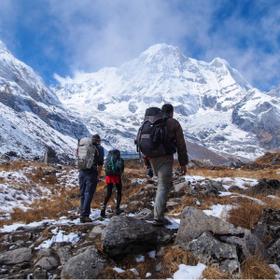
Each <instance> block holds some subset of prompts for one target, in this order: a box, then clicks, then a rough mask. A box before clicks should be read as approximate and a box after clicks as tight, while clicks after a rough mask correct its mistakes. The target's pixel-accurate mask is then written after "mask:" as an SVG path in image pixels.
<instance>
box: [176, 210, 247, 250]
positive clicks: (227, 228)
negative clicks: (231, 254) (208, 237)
mask: <svg viewBox="0 0 280 280" xmlns="http://www.w3.org/2000/svg"><path fill="white" fill-rule="evenodd" d="M207 231H209V232H212V233H213V234H214V235H215V236H216V235H229V236H244V230H243V229H241V228H236V227H235V226H234V225H232V224H230V223H228V222H225V221H223V220H221V219H219V218H217V217H214V216H208V215H206V214H205V213H204V212H203V211H202V210H199V209H196V208H194V207H186V208H185V209H184V210H183V212H182V214H181V222H180V227H179V230H178V233H177V237H176V243H177V244H179V245H180V246H182V247H183V248H187V245H188V243H189V242H190V241H192V240H193V239H195V238H197V237H199V236H200V235H201V234H202V233H204V232H207Z"/></svg>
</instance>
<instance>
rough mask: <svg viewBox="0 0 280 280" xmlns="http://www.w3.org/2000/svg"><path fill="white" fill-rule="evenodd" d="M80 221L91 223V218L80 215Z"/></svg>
mask: <svg viewBox="0 0 280 280" xmlns="http://www.w3.org/2000/svg"><path fill="white" fill-rule="evenodd" d="M80 222H81V223H91V222H92V219H91V218H90V217H87V216H84V217H80Z"/></svg>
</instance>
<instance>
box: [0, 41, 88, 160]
mask: <svg viewBox="0 0 280 280" xmlns="http://www.w3.org/2000/svg"><path fill="white" fill-rule="evenodd" d="M0 123H1V126H0V135H1V137H0V147H1V149H0V155H1V154H5V153H9V152H11V151H12V152H13V153H16V154H17V155H19V156H21V157H31V158H32V156H34V155H36V156H42V153H43V151H44V148H45V147H46V146H50V147H52V148H53V149H54V150H56V151H57V152H58V153H59V154H64V155H66V156H67V157H68V156H69V155H70V156H71V155H72V154H73V151H74V149H73V148H74V146H75V144H76V140H75V138H78V137H80V136H82V135H85V134H87V133H88V131H87V129H86V127H85V126H84V124H82V123H81V122H80V121H79V120H77V119H76V118H75V117H74V116H73V115H72V114H70V113H69V112H68V111H67V110H66V109H65V108H63V105H62V104H61V102H60V101H59V99H58V98H57V96H56V95H55V93H54V92H53V91H51V90H50V89H49V88H48V87H47V86H46V85H45V84H44V82H43V80H42V78H41V77H40V76H39V75H37V74H36V73H35V71H34V70H33V69H32V68H31V67H29V66H28V65H26V64H25V63H23V62H22V61H20V60H18V59H17V58H15V57H14V56H13V55H12V53H11V52H10V51H8V50H7V48H6V47H5V45H4V44H3V43H2V42H1V45H0Z"/></svg>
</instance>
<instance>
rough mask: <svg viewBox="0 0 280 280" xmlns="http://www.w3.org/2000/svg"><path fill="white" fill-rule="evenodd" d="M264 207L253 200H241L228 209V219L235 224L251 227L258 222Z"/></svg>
mask: <svg viewBox="0 0 280 280" xmlns="http://www.w3.org/2000/svg"><path fill="white" fill-rule="evenodd" d="M264 208H265V206H264V205H259V204H257V203H256V202H254V201H251V200H247V201H246V200H242V201H240V203H239V206H238V207H236V208H233V209H231V210H230V211H229V213H228V221H229V222H230V223H232V224H234V225H235V226H241V227H243V228H247V229H253V228H254V226H255V225H256V224H257V223H258V221H259V219H260V217H261V215H262V212H263V209H264Z"/></svg>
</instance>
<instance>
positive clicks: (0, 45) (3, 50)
mask: <svg viewBox="0 0 280 280" xmlns="http://www.w3.org/2000/svg"><path fill="white" fill-rule="evenodd" d="M8 52H9V51H8V49H7V47H6V45H5V44H4V43H3V42H2V41H1V40H0V54H1V53H8Z"/></svg>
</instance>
